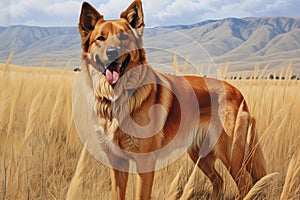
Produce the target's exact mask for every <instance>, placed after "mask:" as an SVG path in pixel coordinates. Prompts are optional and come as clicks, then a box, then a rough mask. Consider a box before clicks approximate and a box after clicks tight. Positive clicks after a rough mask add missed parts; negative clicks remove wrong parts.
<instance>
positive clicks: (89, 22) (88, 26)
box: [78, 2, 103, 38]
mask: <svg viewBox="0 0 300 200" xmlns="http://www.w3.org/2000/svg"><path fill="white" fill-rule="evenodd" d="M101 19H103V16H102V15H101V14H100V13H99V12H98V11H97V10H96V9H95V8H94V7H93V6H91V5H90V4H89V3H87V2H84V3H83V4H82V8H81V14H80V19H79V24H78V28H79V32H80V35H81V37H82V38H84V37H86V36H87V35H88V34H89V32H90V31H92V30H94V28H95V25H96V23H97V21H98V20H101Z"/></svg>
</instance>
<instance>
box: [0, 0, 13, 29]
mask: <svg viewBox="0 0 300 200" xmlns="http://www.w3.org/2000/svg"><path fill="white" fill-rule="evenodd" d="M9 5H10V1H9V0H1V1H0V13H1V16H0V25H4V26H8V25H9V24H10V16H11V14H10V6H9Z"/></svg>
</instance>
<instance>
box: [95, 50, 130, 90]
mask: <svg viewBox="0 0 300 200" xmlns="http://www.w3.org/2000/svg"><path fill="white" fill-rule="evenodd" d="M117 60H118V59H117ZM117 60H116V61H113V62H112V63H110V64H109V65H108V66H105V65H104V64H103V62H102V61H101V60H100V59H99V57H98V56H96V63H97V65H99V68H100V71H101V72H102V73H103V74H104V75H105V76H106V80H107V82H108V83H109V84H111V85H114V84H116V83H117V82H118V80H119V79H120V77H121V76H122V75H123V74H124V72H125V70H126V68H127V66H128V64H129V62H130V56H129V55H128V56H127V57H126V59H125V60H124V61H123V62H122V63H119V62H118V61H117Z"/></svg>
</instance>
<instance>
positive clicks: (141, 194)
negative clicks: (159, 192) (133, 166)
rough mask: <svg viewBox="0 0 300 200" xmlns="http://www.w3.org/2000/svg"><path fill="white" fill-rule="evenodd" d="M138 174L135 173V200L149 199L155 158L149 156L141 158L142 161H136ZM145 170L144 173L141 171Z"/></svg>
mask: <svg viewBox="0 0 300 200" xmlns="http://www.w3.org/2000/svg"><path fill="white" fill-rule="evenodd" d="M137 167H138V172H139V173H138V174H137V182H136V184H137V187H136V188H137V189H136V196H135V199H136V200H150V199H151V192H152V186H153V179H154V168H155V158H154V157H152V156H149V157H148V158H146V159H143V161H142V162H139V163H137ZM144 171H146V173H142V172H144Z"/></svg>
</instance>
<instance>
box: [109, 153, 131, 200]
mask: <svg viewBox="0 0 300 200" xmlns="http://www.w3.org/2000/svg"><path fill="white" fill-rule="evenodd" d="M113 162H117V164H118V165H117V166H119V167H121V168H120V169H122V170H124V171H119V170H116V169H113V168H111V169H110V177H111V186H112V200H124V199H125V194H126V187H127V181H128V172H126V171H128V169H129V161H128V160H124V159H120V158H118V159H117V160H116V159H115V160H114V161H113ZM114 164H116V163H114ZM113 166H116V165H113Z"/></svg>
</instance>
